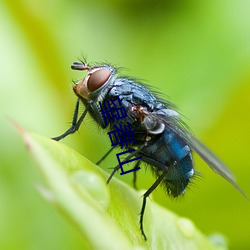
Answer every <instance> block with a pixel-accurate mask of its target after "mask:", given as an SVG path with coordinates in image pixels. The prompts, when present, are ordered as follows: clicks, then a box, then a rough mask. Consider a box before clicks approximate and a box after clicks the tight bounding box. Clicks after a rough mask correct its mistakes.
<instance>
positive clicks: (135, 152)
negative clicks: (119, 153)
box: [107, 143, 147, 184]
mask: <svg viewBox="0 0 250 250" xmlns="http://www.w3.org/2000/svg"><path fill="white" fill-rule="evenodd" d="M146 145H147V143H144V144H143V145H141V146H140V147H139V148H138V149H136V150H135V151H133V153H131V154H130V155H128V156H127V157H126V158H125V159H124V160H123V161H122V162H121V163H123V162H125V161H128V160H129V159H131V158H132V157H133V156H135V155H136V154H137V153H138V152H140V150H141V149H142V148H144V147H145V146H146ZM136 165H137V164H136ZM136 165H135V166H136ZM119 169H120V165H119V164H118V165H117V166H116V167H114V169H113V171H112V173H111V174H110V176H109V178H108V180H107V184H109V182H110V181H111V179H112V178H113V176H114V174H115V173H116V172H117V171H118V170H119ZM134 169H135V167H134ZM134 172H135V171H134Z"/></svg>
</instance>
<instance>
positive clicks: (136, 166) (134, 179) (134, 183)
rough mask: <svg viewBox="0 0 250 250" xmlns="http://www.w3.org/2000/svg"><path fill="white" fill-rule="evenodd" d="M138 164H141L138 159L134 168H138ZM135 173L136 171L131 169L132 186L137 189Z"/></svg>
mask: <svg viewBox="0 0 250 250" xmlns="http://www.w3.org/2000/svg"><path fill="white" fill-rule="evenodd" d="M140 164H141V161H140V160H139V161H137V162H136V164H135V166H134V169H136V168H139V166H140ZM136 173H137V172H136V171H133V187H134V189H137V187H136V179H137V176H136Z"/></svg>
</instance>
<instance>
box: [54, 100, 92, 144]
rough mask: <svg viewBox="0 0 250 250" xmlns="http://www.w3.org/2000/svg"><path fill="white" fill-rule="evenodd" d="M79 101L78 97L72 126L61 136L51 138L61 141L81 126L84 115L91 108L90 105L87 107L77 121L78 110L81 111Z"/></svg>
mask: <svg viewBox="0 0 250 250" xmlns="http://www.w3.org/2000/svg"><path fill="white" fill-rule="evenodd" d="M79 103H80V101H79V99H78V100H77V102H76V106H75V110H74V116H73V120H72V124H71V127H70V128H69V129H68V130H67V131H66V132H65V133H63V134H62V135H59V136H57V137H54V138H51V139H53V140H55V141H60V140H61V139H63V138H64V137H66V136H68V135H69V134H73V133H75V132H76V131H77V130H78V129H79V127H80V125H81V123H82V121H83V119H84V117H85V116H86V114H87V112H88V109H89V106H87V107H86V109H85V110H84V112H83V113H82V115H81V116H80V118H79V120H78V121H77V119H78V112H79Z"/></svg>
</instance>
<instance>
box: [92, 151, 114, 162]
mask: <svg viewBox="0 0 250 250" xmlns="http://www.w3.org/2000/svg"><path fill="white" fill-rule="evenodd" d="M113 149H114V147H113V148H111V149H109V151H108V152H107V153H106V154H105V155H104V156H103V157H102V158H101V159H100V160H99V161H98V162H97V163H96V165H99V164H100V163H101V162H102V161H103V160H104V159H105V158H106V157H107V156H108V155H109V154H110V153H111V152H112V151H113Z"/></svg>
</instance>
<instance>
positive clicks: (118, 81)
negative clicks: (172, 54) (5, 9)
mask: <svg viewBox="0 0 250 250" xmlns="http://www.w3.org/2000/svg"><path fill="white" fill-rule="evenodd" d="M71 68H72V69H74V70H84V71H87V74H86V76H85V77H84V78H83V79H82V80H80V81H79V82H77V83H75V85H74V87H73V90H74V92H75V94H76V95H77V97H78V100H77V102H76V107H75V112H74V117H73V120H72V125H71V127H70V128H69V129H68V130H67V131H66V132H65V133H63V134H62V135H60V136H58V137H55V138H53V139H54V140H57V141H59V140H61V139H62V138H64V137H66V136H67V135H69V134H71V133H74V132H76V131H77V130H78V129H79V127H80V125H81V123H82V121H83V119H84V118H85V116H86V114H87V113H89V114H90V115H91V116H92V118H93V119H94V120H95V121H96V122H97V123H98V124H99V125H100V126H101V128H103V129H107V130H109V131H112V130H114V126H115V125H118V122H117V121H109V122H108V124H106V123H105V122H104V118H103V115H102V113H101V110H100V107H99V106H98V103H99V102H101V103H106V102H107V101H110V100H112V99H114V98H116V97H117V96H119V98H120V99H121V100H122V106H123V107H124V108H125V110H126V113H127V117H126V118H124V119H123V120H122V121H123V122H124V123H127V122H129V123H130V125H131V127H132V129H133V131H135V132H134V138H135V144H133V147H135V148H136V150H135V151H133V153H131V154H130V155H129V156H128V157H126V160H128V159H130V158H132V157H134V156H137V157H141V159H140V160H138V161H137V163H136V166H135V168H138V166H139V165H140V164H141V163H143V162H144V163H146V164H148V165H149V166H150V167H151V170H152V171H153V173H154V175H155V176H156V181H155V182H154V183H153V184H152V186H151V187H150V188H149V189H148V190H147V191H146V192H145V194H144V195H143V202H142V208H141V213H140V229H141V232H142V235H143V237H144V239H145V240H146V234H145V232H144V229H143V216H144V211H145V207H146V200H147V197H148V196H149V195H150V194H151V193H152V192H153V191H154V189H155V188H156V187H157V186H158V185H159V184H162V186H163V187H164V188H165V189H166V191H167V193H168V194H169V195H170V196H172V197H177V196H179V195H182V194H183V193H184V191H185V190H186V188H187V186H188V184H189V183H190V180H191V179H192V177H193V176H194V174H195V170H194V162H193V159H192V151H195V152H196V153H197V154H198V155H199V156H200V157H201V158H202V159H203V160H204V161H205V162H206V163H207V164H208V165H209V166H210V167H211V168H212V169H213V170H214V171H215V172H217V173H218V174H220V175H221V176H222V177H223V178H225V179H226V180H227V181H229V182H230V183H231V184H232V185H233V186H234V187H235V188H236V189H237V190H238V191H240V192H241V193H242V194H243V195H244V193H243V191H242V190H241V189H240V187H239V186H238V185H237V184H236V182H235V177H234V175H233V174H232V173H231V171H230V170H229V169H228V168H227V167H226V166H225V164H224V163H223V162H222V161H221V160H219V159H218V158H217V156H215V155H214V154H213V153H212V152H211V151H210V150H209V149H208V148H207V147H206V146H205V145H204V144H203V143H201V142H200V141H199V140H197V139H196V138H195V137H194V136H193V135H192V134H191V133H190V132H189V131H188V129H187V127H186V126H185V124H184V123H183V122H182V120H181V117H180V114H179V113H178V112H177V111H176V109H175V106H174V105H173V104H171V103H170V102H169V101H166V100H163V99H161V98H158V97H157V95H156V94H155V93H154V92H153V91H151V90H149V88H148V87H147V86H146V85H144V84H142V83H140V82H137V81H136V80H134V79H132V78H128V77H118V75H117V70H116V69H115V68H114V67H112V66H111V65H108V64H103V65H94V66H90V65H88V64H86V63H85V62H74V63H73V65H72V66H71ZM80 102H82V103H83V104H84V106H85V111H84V112H83V113H82V114H81V115H80V116H79V114H78V113H79V105H80ZM131 147H132V145H128V146H127V147H126V148H127V149H128V148H131ZM111 151H112V149H111V150H109V152H108V153H107V154H106V155H105V156H104V157H103V158H102V159H104V158H105V157H106V156H107V155H108V154H109V153H110V152H111ZM119 168H120V166H119V165H117V166H116V167H115V168H114V170H113V172H112V173H111V175H110V177H109V179H108V181H107V182H109V181H110V180H111V178H112V177H113V175H114V174H115V172H116V171H118V170H119ZM135 173H136V172H134V180H135Z"/></svg>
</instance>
